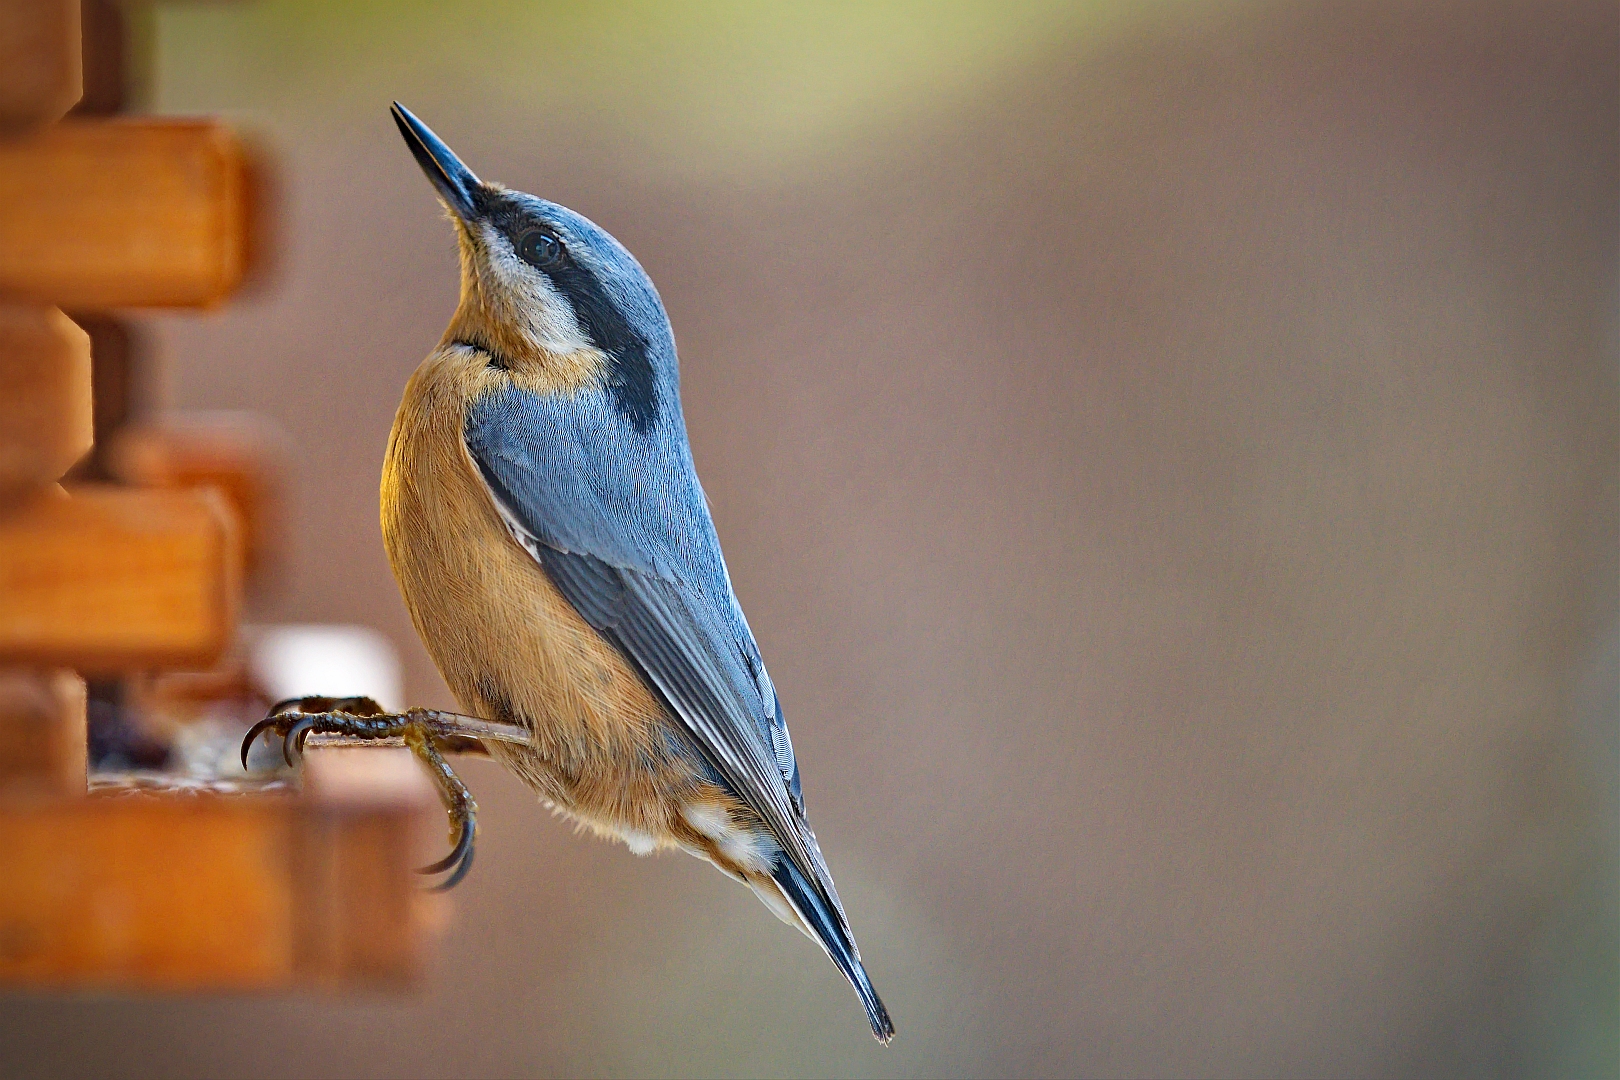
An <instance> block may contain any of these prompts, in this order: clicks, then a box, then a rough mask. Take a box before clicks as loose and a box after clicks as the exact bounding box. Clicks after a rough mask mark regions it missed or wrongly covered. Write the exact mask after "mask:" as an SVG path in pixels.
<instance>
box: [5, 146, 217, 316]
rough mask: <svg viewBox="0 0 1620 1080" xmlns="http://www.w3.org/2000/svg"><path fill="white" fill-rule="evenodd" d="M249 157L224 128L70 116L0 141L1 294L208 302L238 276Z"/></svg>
mask: <svg viewBox="0 0 1620 1080" xmlns="http://www.w3.org/2000/svg"><path fill="white" fill-rule="evenodd" d="M245 169H246V157H245V155H244V153H243V150H242V147H241V144H240V143H239V142H238V141H237V140H236V138H235V137H234V136H233V135H232V134H231V133H230V131H229V130H227V129H226V128H224V127H223V126H221V125H219V124H217V123H213V122H211V121H193V120H67V121H64V122H62V123H60V124H56V125H54V126H52V127H50V128H47V129H45V130H44V131H41V132H39V133H38V134H36V135H33V136H30V137H29V138H26V139H20V140H16V141H13V142H7V143H0V292H10V293H13V294H16V295H20V296H26V297H30V298H33V299H37V300H40V301H42V302H45V303H50V304H58V305H60V306H62V307H71V308H83V309H89V310H104V309H107V308H117V307H206V306H208V305H211V304H215V303H218V302H219V301H220V300H223V299H224V298H225V297H226V296H228V295H229V294H230V293H231V291H232V290H233V289H235V287H236V285H237V283H238V282H239V281H240V280H241V278H242V273H243V269H244V261H245V258H246V248H247V229H248V218H249V214H248V207H247V195H246V190H247V185H246V180H245Z"/></svg>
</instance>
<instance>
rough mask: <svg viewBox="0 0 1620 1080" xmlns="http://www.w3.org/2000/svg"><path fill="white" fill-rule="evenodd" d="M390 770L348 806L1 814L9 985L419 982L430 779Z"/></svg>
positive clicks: (143, 804)
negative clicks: (422, 839) (423, 836)
mask: <svg viewBox="0 0 1620 1080" xmlns="http://www.w3.org/2000/svg"><path fill="white" fill-rule="evenodd" d="M339 752H340V753H351V752H353V751H339ZM360 752H361V753H374V754H378V755H395V756H396V758H397V755H400V754H403V753H405V752H404V751H387V750H373V751H360ZM325 753H329V752H327V751H315V752H313V753H312V754H311V755H310V761H311V762H312V763H314V762H316V761H317V760H318V759H319V758H320V757H321V756H322V755H323V754H325ZM406 764H407V765H410V766H411V767H412V768H414V763H410V762H407V763H406ZM388 771H391V772H392V773H393V774H394V776H395V780H394V782H393V783H392V785H391V786H390V787H388V788H387V789H386V790H381V791H378V790H369V791H365V792H359V793H352V794H350V793H344V794H342V795H340V797H336V798H334V797H332V794H331V792H330V790H329V789H330V785H328V790H327V791H325V792H318V791H311V792H310V794H309V795H308V796H306V797H293V796H290V795H234V796H233V795H212V794H201V795H199V794H191V795H181V794H145V793H138V794H131V795H124V796H111V795H95V796H92V797H91V798H88V799H80V800H77V801H65V800H64V801H59V802H54V803H45V804H40V803H34V804H28V803H20V802H16V801H12V802H10V803H0V833H3V834H4V835H5V836H6V838H7V842H6V843H5V844H3V845H0V984H6V985H11V986H14V987H15V986H22V987H36V988H37V987H59V988H70V987H71V988H126V989H159V990H199V989H276V988H286V987H292V986H298V985H320V986H366V987H399V986H403V985H406V984H408V983H409V982H410V981H411V980H413V979H415V978H416V977H417V976H418V975H419V974H420V971H421V964H422V954H423V944H424V940H423V939H424V936H425V934H424V930H425V928H426V921H427V920H426V918H425V911H424V909H423V906H422V901H423V900H424V899H425V898H423V897H422V896H421V895H420V893H419V891H418V890H419V883H418V881H416V880H413V879H414V877H415V875H413V874H412V873H411V871H410V858H411V855H412V853H413V851H414V846H413V844H414V840H415V838H416V836H417V835H418V833H419V831H420V827H421V824H422V821H423V813H424V811H426V810H427V809H428V808H429V807H430V805H431V801H432V796H431V791H430V789H429V788H428V786H427V781H426V779H425V777H424V776H423V775H422V774H421V772H420V770H416V771H415V772H414V774H413V773H411V772H407V771H405V770H401V769H399V768H398V767H397V766H390V767H389V769H388Z"/></svg>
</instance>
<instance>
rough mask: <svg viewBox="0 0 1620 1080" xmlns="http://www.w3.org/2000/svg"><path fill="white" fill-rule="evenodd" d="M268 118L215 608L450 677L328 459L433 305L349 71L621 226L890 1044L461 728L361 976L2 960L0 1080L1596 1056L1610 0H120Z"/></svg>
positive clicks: (812, 954)
mask: <svg viewBox="0 0 1620 1080" xmlns="http://www.w3.org/2000/svg"><path fill="white" fill-rule="evenodd" d="M141 25H142V26H143V27H144V30H145V32H146V33H148V34H150V35H151V41H152V43H153V45H154V46H155V49H156V51H155V54H154V55H155V56H156V61H155V64H154V66H153V69H152V70H151V71H150V72H147V73H146V78H147V85H148V88H149V89H148V93H149V96H150V106H151V108H152V109H153V110H154V111H159V112H165V113H190V112H211V113H212V112H221V113H224V114H226V115H227V116H229V117H230V118H232V119H233V120H234V121H235V122H237V123H239V124H240V125H241V126H242V127H243V128H244V129H246V130H248V131H250V132H254V133H257V135H258V137H259V138H260V139H261V141H262V142H263V144H264V145H265V146H266V147H267V148H268V149H269V150H270V151H271V153H272V154H273V156H274V159H275V161H276V166H277V173H278V176H279V181H278V186H279V227H280V239H279V247H278V255H277V270H276V274H275V276H274V277H273V278H272V279H271V280H269V281H267V282H266V283H264V284H263V285H262V286H261V287H260V288H259V289H257V290H256V291H255V292H253V293H252V294H250V295H248V296H247V297H245V298H244V299H242V300H241V301H239V302H237V303H235V304H232V305H231V306H229V307H226V308H224V309H222V310H220V311H218V312H215V313H209V314H204V315H198V316H164V317H155V318H153V319H151V320H150V323H149V325H150V327H151V332H152V333H153V335H154V336H155V339H156V341H157V344H158V346H159V351H160V353H161V355H162V356H163V358H164V363H165V365H166V366H165V369H164V374H163V378H162V380H161V381H160V383H159V384H158V385H156V386H155V387H154V388H153V393H155V394H156V395H157V396H158V398H159V399H160V400H161V401H163V402H164V403H165V404H167V405H168V406H172V407H175V408H196V407H206V408H242V409H250V410H254V411H256V412H259V413H261V414H263V415H265V416H268V417H270V418H271V419H273V420H274V421H275V422H276V423H277V424H279V425H280V426H281V427H282V428H283V429H284V430H285V431H286V432H287V434H288V436H289V441H290V444H291V447H292V456H291V466H292V473H291V476H290V491H291V501H290V505H291V511H290V514H291V532H292V536H291V540H292V543H291V546H290V554H289V557H288V559H287V563H286V568H285V570H286V572H285V575H284V577H283V579H282V581H281V583H280V585H279V587H278V588H277V589H275V590H273V591H271V592H270V593H268V594H267V595H266V596H264V597H263V598H261V603H260V606H259V609H258V611H257V612H256V613H255V615H256V616H257V617H259V618H263V619H277V620H296V621H336V622H360V623H365V624H369V625H372V626H375V627H377V628H379V629H380V630H382V631H383V632H384V633H386V634H387V635H388V636H389V637H390V638H391V639H392V640H393V641H394V642H395V643H396V644H397V646H398V647H399V649H400V650H401V652H402V654H403V655H404V657H405V659H406V670H407V681H408V686H409V691H410V696H411V698H412V699H413V700H414V701H415V702H417V703H420V704H430V705H448V704H450V699H449V697H448V695H447V692H446V691H445V689H444V687H443V684H442V683H441V682H440V680H439V677H438V675H437V674H436V672H435V671H434V670H433V667H432V665H431V663H430V662H429V661H428V659H427V657H426V654H425V653H424V652H423V651H422V649H421V647H420V646H419V644H418V643H417V641H416V639H415V637H414V634H413V632H412V630H411V627H410V624H409V621H408V619H407V616H406V613H405V610H404V607H403V606H402V604H401V602H400V600H399V597H398V593H397V591H396V589H395V586H394V583H393V581H392V579H391V577H390V574H389V571H388V567H387V563H386V561H385V558H384V555H383V550H382V545H381V538H380V535H379V531H378V525H377V480H378V471H379V466H380V461H381V457H382V452H383V446H384V441H385V439H386V436H387V433H388V428H389V424H390V423H391V421H392V418H393V413H394V409H395V407H396V405H397V404H398V401H399V396H400V392H401V390H402V388H403V385H404V382H405V380H406V378H407V377H408V376H409V374H410V372H411V370H412V369H413V368H414V366H415V365H416V364H417V363H418V362H419V361H420V360H421V358H422V357H423V356H424V355H426V353H427V352H428V351H429V350H430V349H431V348H432V347H433V345H434V343H435V342H436V341H437V339H438V335H439V333H440V331H441V330H442V328H443V325H444V323H445V322H446V320H447V319H448V317H449V315H450V312H451V310H452V308H453V307H454V304H455V299H456V276H455V275H456V269H455V256H454V245H453V241H452V236H451V232H450V229H449V226H448V225H447V224H446V223H445V222H444V221H443V220H442V217H441V214H440V211H439V209H438V207H437V205H436V204H435V202H434V200H433V197H432V193H431V190H430V188H429V186H428V184H427V183H426V182H425V181H424V179H423V177H422V176H421V174H420V172H419V171H418V169H417V167H416V165H415V163H414V161H412V159H411V157H410V155H409V154H408V153H407V152H406V150H405V148H404V146H403V145H402V144H401V142H400V140H399V137H398V135H397V133H396V132H395V130H394V126H393V124H392V123H391V122H390V121H389V118H388V115H387V107H388V103H389V101H390V100H392V99H394V98H398V99H399V100H401V101H403V102H404V103H405V104H407V105H408V106H410V107H411V108H412V109H413V110H415V111H416V112H417V113H418V114H419V115H421V116H422V117H423V119H424V120H426V121H427V122H428V123H429V124H431V125H432V126H433V127H434V128H435V129H436V130H437V131H438V132H439V133H440V134H441V135H442V136H444V137H445V139H446V140H447V141H448V142H449V143H450V144H451V145H452V146H453V147H455V148H456V150H457V151H459V152H460V153H461V154H462V156H463V157H464V158H465V159H466V161H467V162H468V163H469V164H470V165H471V166H472V168H473V169H475V170H476V171H478V172H479V173H480V175H482V176H483V177H485V178H486V179H494V180H499V181H502V182H504V183H506V184H508V185H510V186H513V187H518V188H522V189H526V190H529V191H533V192H535V193H538V194H542V195H545V196H546V197H548V198H552V199H555V200H558V201H560V202H564V203H566V204H568V205H570V206H572V207H574V208H576V209H578V210H580V211H581V212H583V213H585V214H587V215H588V216H590V217H592V218H593V219H595V220H596V221H598V222H600V223H601V224H603V225H604V226H606V227H607V228H608V229H609V230H611V231H612V232H614V233H615V234H616V235H617V236H618V237H619V238H620V239H621V240H623V241H624V242H625V243H626V244H627V245H628V246H629V247H630V248H631V250H633V251H634V252H636V254H637V255H638V256H639V257H640V259H641V261H642V262H643V264H644V265H645V266H646V267H647V269H648V271H649V272H650V273H651V274H652V276H653V278H654V280H655V281H656V282H657V283H658V285H659V288H660V289H661V290H662V293H663V296H664V299H665V302H666V304H667V306H668V308H669V312H670V316H671V318H672V320H673V322H674V326H675V330H676V335H677V338H678V340H679V342H680V346H681V356H682V361H683V376H684V381H683V393H684V400H685V407H686V414H687V419H688V423H689V426H690V429H691V434H692V442H693V451H694V454H695V456H696V459H697V463H698V467H699V470H700V472H701V474H702V477H703V480H704V483H705V485H706V488H707V490H708V493H709V497H710V499H711V501H712V503H713V506H714V515H715V518H716V522H717V524H718V527H719V530H720V535H721V539H722V541H723V542H724V544H725V550H726V554H727V557H728V560H729V563H730V568H731V573H732V576H733V579H734V581H735V584H736V588H737V592H738V594H739V596H740V597H741V599H742V602H743V604H744V606H745V607H746V609H747V611H748V613H749V617H750V620H751V622H752V624H753V627H754V630H755V632H756V634H757V636H758V638H759V641H760V644H761V647H762V649H763V651H764V653H765V656H766V658H767V659H768V661H769V663H770V665H771V671H772V673H773V675H774V676H775V679H776V682H777V685H778V687H779V689H780V692H781V694H782V696H783V699H784V701H785V703H786V706H787V711H788V715H789V716H790V717H791V718H792V721H793V732H794V738H795V745H796V747H797V749H798V752H799V756H800V759H801V762H802V764H803V769H804V775H805V790H806V797H807V799H808V801H809V805H810V809H811V812H812V815H813V817H814V820H815V822H816V825H817V829H818V832H819V834H820V836H821V837H822V839H823V846H824V847H825V849H826V852H827V855H828V858H829V860H830V862H831V865H832V867H833V869H834V871H835V872H836V874H837V876H838V880H839V883H840V886H841V888H842V889H843V892H844V897H845V901H846V903H847V906H848V908H849V910H850V913H851V917H852V919H853V921H854V924H855V927H856V929H857V932H858V933H859V936H860V940H861V944H862V947H863V951H864V953H865V954H866V956H867V958H868V960H869V963H870V967H871V970H872V974H873V978H874V980H875V981H876V983H877V985H878V987H879V988H880V990H882V992H883V993H884V995H885V996H886V998H887V1000H888V1002H889V1005H890V1007H891V1009H892V1011H893V1013H894V1015H895V1018H896V1022H897V1024H898V1026H899V1032H900V1033H899V1037H898V1038H897V1040H896V1041H895V1043H894V1045H893V1046H892V1047H891V1048H889V1049H887V1050H885V1049H882V1048H880V1047H878V1046H876V1045H875V1044H873V1043H872V1041H871V1040H870V1038H869V1037H868V1035H867V1034H866V1030H865V1023H864V1021H863V1019H862V1017H861V1015H860V1011H859V1008H858V1006H857V1004H856V1002H855V1000H854V998H853V996H852V995H851V994H850V992H849V991H848V989H847V987H846V986H844V985H843V983H842V981H841V980H840V979H839V977H838V976H837V974H836V972H835V971H834V970H833V969H832V967H831V965H829V964H828V963H827V962H826V960H825V959H824V958H823V957H822V956H820V955H819V953H818V952H817V951H816V950H815V949H814V947H813V946H811V945H810V944H809V943H808V942H806V941H805V940H803V939H802V938H800V937H799V936H798V935H797V934H794V933H792V932H790V931H788V930H786V929H785V928H784V927H782V926H781V925H780V924H778V923H777V922H776V920H775V919H773V918H771V917H770V915H769V914H768V913H767V912H766V911H765V910H764V909H763V908H762V907H761V906H760V905H759V903H758V902H757V901H756V900H755V899H754V898H753V897H752V896H751V895H749V894H748V893H747V892H746V891H744V890H742V889H740V888H737V887H736V886H735V885H733V884H732V883H730V882H728V881H726V880H725V879H723V878H722V877H721V876H720V875H719V874H717V873H715V872H714V871H713V870H711V869H709V868H707V867H705V866H703V865H701V864H699V863H698V862H697V861H695V860H692V859H690V858H687V857H685V856H678V855H671V856H663V857H657V858H650V859H635V858H632V857H630V856H629V855H628V854H626V852H625V851H624V849H623V848H622V847H610V846H608V845H605V844H602V843H599V842H596V841H592V840H589V839H587V838H582V837H576V836H575V835H573V833H572V831H571V830H570V829H569V828H568V827H567V826H566V824H565V823H563V822H560V821H558V820H555V819H553V818H552V817H551V815H550V814H549V813H547V812H546V811H545V810H543V809H542V808H541V807H539V806H538V805H537V804H536V801H535V799H534V798H533V796H532V795H531V794H530V793H529V792H528V791H526V790H525V789H524V788H523V787H521V786H520V785H519V784H518V783H517V782H516V781H515V780H513V779H511V778H510V777H508V776H506V775H505V774H503V773H502V772H501V771H499V770H498V769H497V768H495V767H493V766H491V765H488V764H473V765H470V766H469V768H468V770H467V773H466V775H467V778H468V780H469V781H470V783H471V784H472V785H473V787H474V789H475V793H476V795H477V797H478V799H479V802H480V804H481V806H482V808H483V814H482V816H481V824H482V829H483V831H482V839H481V841H480V849H479V862H478V866H477V868H476V869H475V871H474V872H473V875H472V877H471V878H470V879H469V880H468V882H467V883H466V884H465V885H464V886H463V887H462V888H461V889H460V890H459V891H458V893H457V894H456V896H455V902H454V908H453V913H452V915H451V918H450V922H449V928H448V930H447V932H446V934H445V936H444V938H443V939H442V942H441V944H440V947H439V949H438V953H437V957H436V959H435V962H434V965H433V968H432V971H431V975H430V978H429V981H428V984H427V987H426V989H425V990H424V992H423V993H422V994H421V995H420V996H416V997H410V998H403V999H402V998H394V997H383V996H379V997H373V998H361V999H333V998H319V997H292V996H289V997H284V998H281V997H268V998H219V999H203V998H174V999H158V1000H117V999H70V998H18V997H13V998H7V999H5V1000H4V1001H0V1047H3V1048H4V1049H3V1050H0V1061H3V1062H4V1071H5V1072H7V1073H8V1074H14V1075H36V1074H37V1075H51V1074H57V1075H68V1074H73V1075H89V1076H94V1075H176V1076H223V1075H232V1076H234V1075H242V1076H276V1075H309V1076H392V1075H415V1076H429V1075H432V1076H437V1075H445V1076H467V1075H491V1076H496V1075H519V1074H522V1075H596V1074H602V1075H693V1074H711V1073H712V1074H724V1075H737V1076H758V1075H777V1074H781V1075H832V1074H851V1075H904V1076H933V1075H975V1076H988V1075H1078V1074H1086V1075H1155V1076H1163V1075H1240V1074H1243V1075H1248V1074H1254V1075H1306V1074H1315V1075H1341V1076H1351V1075H1355V1076H1373V1075H1406V1076H1420V1075H1421V1076H1438V1075H1470V1076H1514V1075H1570V1076H1574V1075H1580V1076H1592V1075H1615V1074H1616V1073H1617V1072H1620V1062H1617V1060H1616V1058H1617V1054H1620V1049H1617V1047H1620V1043H1617V1031H1620V1006H1617V988H1616V987H1617V971H1620V945H1617V927H1620V914H1617V904H1620V901H1617V890H1616V872H1617V871H1616V866H1615V862H1616V853H1617V850H1620V837H1617V829H1616V825H1617V821H1620V802H1617V796H1616V778H1617V772H1620V770H1617V760H1616V755H1617V743H1616V732H1617V722H1620V718H1617V698H1620V684H1617V679H1620V674H1617V672H1620V661H1617V657H1620V630H1617V627H1620V621H1617V603H1616V599H1617V590H1620V582H1617V537H1620V513H1617V506H1620V437H1617V435H1620V395H1617V385H1620V360H1617V355H1620V333H1617V319H1616V315H1617V310H1620V275H1617V264H1620V93H1617V88H1620V80H1617V76H1620V47H1617V46H1620V9H1617V7H1616V5H1615V4H1613V3H1533V2H1525V3H1517V4H1498V3H1479V4H1453V3H1416V2H1414V3H1404V4H1402V3H1388V4H1372V5H1368V4H1337V3H1334V4H1327V3H1322V4H1306V3H1293V4H1254V3H1233V4H1227V3H1149V4H1124V3H1093V4H1081V5H1063V4H1034V5H1025V6H1017V7H1012V6H1008V5H1002V4H990V3H984V4H972V3H941V4H924V3H910V4H900V5H888V6H867V5H859V4H850V5H829V6H804V7H797V6H794V7H789V6H782V7H761V6H756V5H751V4H741V3H738V4H729V3H699V4H692V5H676V4H668V5H665V4H647V5H641V6H618V5H614V6H598V5H589V4H583V3H577V4H576V3H568V4H515V3H512V4H500V3H487V2H478V3H465V4H458V5H436V4H428V3H387V4H384V3H375V4H326V3H315V2H307V3H263V4H253V3H241V4H186V3H181V4H171V5H164V6H160V7H157V8H155V9H152V11H151V12H150V13H149V15H148V16H147V17H145V21H143V22H142V24H141Z"/></svg>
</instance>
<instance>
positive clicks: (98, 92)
mask: <svg viewBox="0 0 1620 1080" xmlns="http://www.w3.org/2000/svg"><path fill="white" fill-rule="evenodd" d="M125 24H126V19H125V17H124V9H123V6H122V5H121V4H120V3H118V0H81V2H80V4H79V35H80V41H81V43H82V47H81V48H80V50H79V55H80V56H81V57H82V60H81V67H82V68H83V74H82V80H83V83H84V93H83V94H81V95H80V96H79V102H78V104H77V105H74V106H73V112H72V115H74V116H111V115H112V114H113V113H117V112H122V111H123V109H124V101H125V99H126V98H127V97H128V96H129V88H128V86H127V82H128V65H127V63H126V60H125V57H126V54H127V52H128V40H129V33H128V27H127V26H126V25H125Z"/></svg>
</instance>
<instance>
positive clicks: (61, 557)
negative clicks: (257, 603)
mask: <svg viewBox="0 0 1620 1080" xmlns="http://www.w3.org/2000/svg"><path fill="white" fill-rule="evenodd" d="M236 532H237V530H236V524H235V520H234V514H233V513H232V512H231V510H230V509H229V507H228V506H227V505H226V504H225V502H224V501H223V499H221V498H220V497H219V496H218V495H217V494H216V493H215V492H212V491H207V490H195V489H194V490H182V491H160V490H148V491H129V490H121V489H117V488H80V489H76V490H75V492H74V493H73V495H72V496H71V497H69V496H67V495H65V494H64V493H62V492H61V491H60V489H52V490H51V492H50V493H49V494H46V495H43V496H41V497H39V498H35V499H33V500H31V501H29V502H27V503H25V504H23V505H20V506H16V507H12V508H10V509H9V511H8V512H6V513H5V514H3V515H0V663H12V664H52V665H63V666H71V667H75V668H78V669H79V670H81V671H93V672H116V671H128V670H137V669H149V668H161V667H183V668H192V669H200V668H205V667H208V666H210V665H211V664H212V663H213V662H214V661H215V660H217V659H218V657H219V656H220V655H221V653H222V652H223V651H224V649H225V647H226V646H227V644H228V643H229V641H230V638H231V635H232V633H233V632H234V628H235V618H236V606H237V598H238V594H239V591H240V560H241V556H240V546H239V542H238V540H237V536H236Z"/></svg>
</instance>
